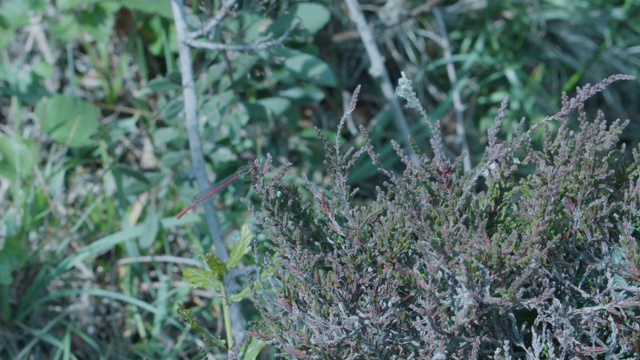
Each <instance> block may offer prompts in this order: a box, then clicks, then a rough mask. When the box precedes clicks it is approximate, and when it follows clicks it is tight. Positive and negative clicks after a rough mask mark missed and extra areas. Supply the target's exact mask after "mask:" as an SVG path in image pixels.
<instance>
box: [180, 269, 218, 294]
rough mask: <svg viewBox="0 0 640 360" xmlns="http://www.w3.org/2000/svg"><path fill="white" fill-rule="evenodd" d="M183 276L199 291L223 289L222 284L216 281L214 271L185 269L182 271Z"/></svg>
mask: <svg viewBox="0 0 640 360" xmlns="http://www.w3.org/2000/svg"><path fill="white" fill-rule="evenodd" d="M182 275H183V276H184V278H185V279H187V281H188V282H189V283H190V284H191V286H193V287H195V288H199V289H216V290H217V289H221V288H222V282H220V281H218V279H216V276H215V274H214V273H213V272H212V271H208V270H202V269H196V268H184V269H182Z"/></svg>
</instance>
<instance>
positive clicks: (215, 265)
mask: <svg viewBox="0 0 640 360" xmlns="http://www.w3.org/2000/svg"><path fill="white" fill-rule="evenodd" d="M203 259H204V260H205V261H206V262H207V265H208V266H209V269H211V271H212V272H213V274H214V275H215V276H216V279H218V281H220V282H222V279H223V278H224V276H225V275H227V274H228V273H229V270H228V269H227V264H225V263H224V261H222V260H220V259H219V258H218V257H217V256H216V255H215V254H212V253H208V254H207V255H205V256H203Z"/></svg>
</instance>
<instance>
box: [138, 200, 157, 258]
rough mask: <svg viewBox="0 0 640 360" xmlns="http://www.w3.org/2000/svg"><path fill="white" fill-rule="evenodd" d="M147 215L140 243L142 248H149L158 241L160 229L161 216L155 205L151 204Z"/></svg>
mask: <svg viewBox="0 0 640 360" xmlns="http://www.w3.org/2000/svg"><path fill="white" fill-rule="evenodd" d="M148 209H149V210H148V211H147V216H146V218H145V219H144V227H145V231H143V232H142V236H140V240H139V242H138V244H139V245H140V248H142V249H148V248H150V247H151V245H153V243H154V242H155V241H156V237H157V236H158V232H159V231H160V217H159V216H158V212H157V211H156V208H155V207H154V206H149V207H148Z"/></svg>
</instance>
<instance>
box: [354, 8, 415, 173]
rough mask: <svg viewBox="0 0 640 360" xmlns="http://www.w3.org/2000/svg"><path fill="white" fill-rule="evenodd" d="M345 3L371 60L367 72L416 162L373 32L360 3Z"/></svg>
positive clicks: (402, 115)
mask: <svg viewBox="0 0 640 360" xmlns="http://www.w3.org/2000/svg"><path fill="white" fill-rule="evenodd" d="M345 4H346V5H347V8H348V9H349V17H350V18H351V21H353V22H354V23H355V24H356V27H357V28H358V33H359V34H360V38H361V39H362V44H363V45H364V47H365V49H366V51H367V55H368V56H369V61H371V66H370V67H369V74H371V76H373V78H374V79H376V80H377V81H378V82H379V83H380V88H381V89H382V94H383V95H384V97H385V99H386V100H387V101H388V102H389V104H391V109H392V111H393V115H394V118H395V124H396V127H397V128H398V130H399V131H400V134H401V135H402V138H403V144H404V149H405V151H406V152H407V154H409V157H410V158H411V161H413V162H414V163H417V162H418V156H417V155H416V153H415V152H414V151H413V149H411V147H410V146H408V145H409V143H408V139H409V137H410V136H411V131H410V130H409V126H408V125H407V119H406V118H405V117H404V114H403V113H402V107H401V106H400V103H399V102H398V99H397V98H396V96H395V92H394V89H393V85H392V83H391V80H390V78H389V73H388V72H387V69H386V68H385V67H384V59H383V57H382V54H380V50H379V49H378V45H377V44H376V41H375V39H374V37H373V34H371V30H370V29H369V26H368V25H367V21H366V19H365V18H364V14H363V13H362V9H361V8H360V4H359V3H358V1H357V0H345Z"/></svg>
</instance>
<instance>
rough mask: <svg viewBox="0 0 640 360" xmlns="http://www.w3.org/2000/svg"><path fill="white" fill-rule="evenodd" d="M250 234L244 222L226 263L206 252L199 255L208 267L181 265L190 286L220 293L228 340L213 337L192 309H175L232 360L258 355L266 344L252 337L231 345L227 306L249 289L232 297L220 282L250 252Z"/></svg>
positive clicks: (229, 318) (208, 343)
mask: <svg viewBox="0 0 640 360" xmlns="http://www.w3.org/2000/svg"><path fill="white" fill-rule="evenodd" d="M252 239H253V235H252V234H251V229H250V228H249V225H248V224H246V223H245V224H244V225H243V226H242V229H241V230H240V239H239V240H238V242H237V243H236V244H235V246H234V247H233V250H232V251H231V254H230V258H229V261H227V262H226V263H225V262H224V261H222V260H220V259H218V257H217V256H216V255H215V254H213V253H208V254H206V255H204V256H202V258H203V259H204V260H205V262H206V263H207V266H208V267H209V270H203V269H199V268H184V269H182V274H183V275H184V277H185V279H186V280H187V282H189V283H190V284H191V286H192V287H193V288H196V289H204V290H212V291H214V292H216V293H218V294H220V299H221V301H222V307H223V309H224V311H223V316H224V328H225V330H226V337H227V340H226V341H224V340H220V339H217V338H216V337H215V336H213V335H212V334H211V333H210V332H209V331H207V329H205V328H204V327H202V326H200V325H199V324H198V322H197V320H196V318H195V316H194V314H193V313H192V311H190V310H188V309H185V308H183V307H181V306H179V308H178V314H179V315H180V316H181V317H182V318H183V320H184V321H185V322H187V323H188V324H189V325H190V326H191V327H192V328H193V329H194V330H196V331H197V332H199V333H200V334H201V335H202V339H203V340H204V342H205V344H207V345H208V346H210V347H219V348H222V349H224V350H226V351H228V352H229V355H230V358H233V359H247V360H253V359H255V358H256V356H258V353H259V352H260V349H262V347H264V346H265V345H266V343H265V342H263V341H260V340H258V339H252V340H251V342H250V343H249V344H248V345H243V346H242V347H241V348H240V345H241V344H237V345H238V346H236V347H235V348H234V343H233V334H232V326H231V315H230V312H229V311H230V307H231V306H230V305H231V303H232V302H239V301H242V300H243V299H245V298H246V297H247V296H249V295H250V288H249V287H247V288H245V289H244V290H243V291H240V292H239V293H237V294H234V295H232V296H229V295H227V292H226V291H225V285H224V283H223V281H224V278H225V276H227V274H229V271H231V270H233V269H236V267H237V266H238V264H239V262H240V260H241V258H242V257H243V256H244V255H246V254H247V253H249V252H250V251H251V241H252Z"/></svg>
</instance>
